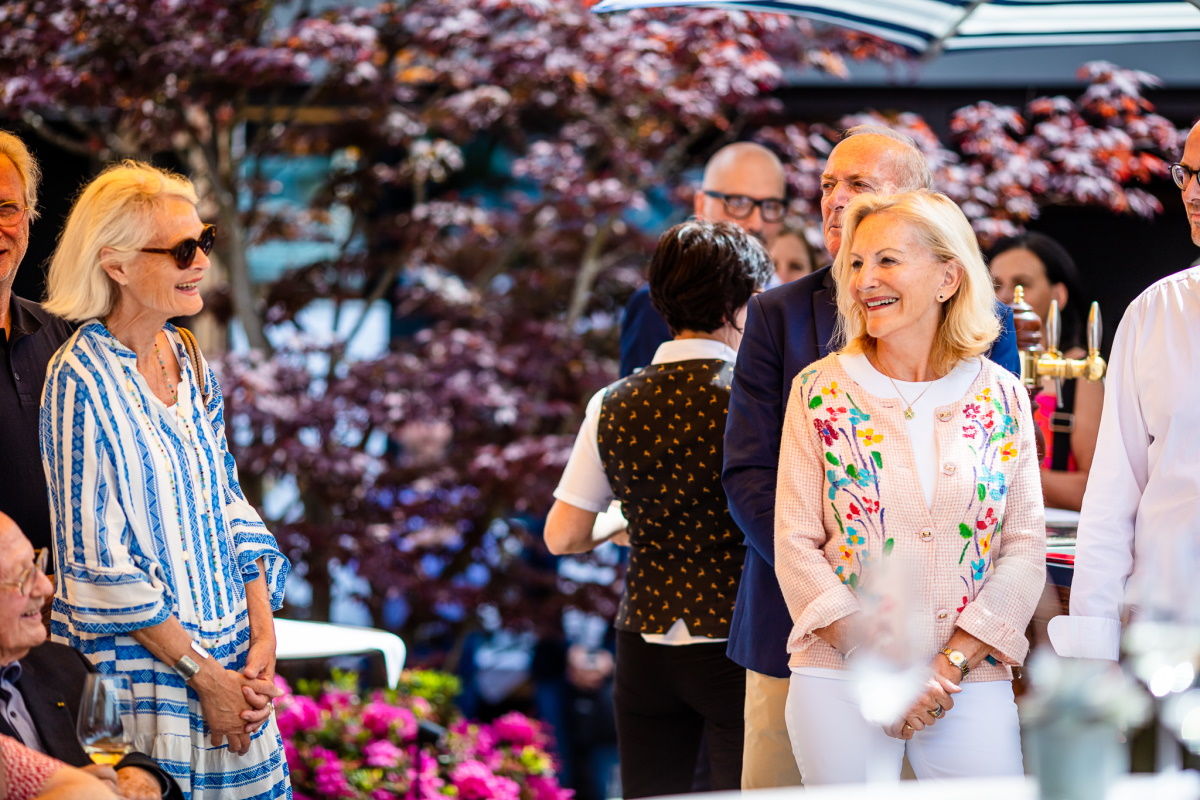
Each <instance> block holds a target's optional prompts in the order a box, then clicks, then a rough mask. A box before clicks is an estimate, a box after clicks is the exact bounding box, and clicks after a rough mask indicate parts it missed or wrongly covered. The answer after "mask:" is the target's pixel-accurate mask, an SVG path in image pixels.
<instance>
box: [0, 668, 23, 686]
mask: <svg viewBox="0 0 1200 800" xmlns="http://www.w3.org/2000/svg"><path fill="white" fill-rule="evenodd" d="M19 680H21V662H20V661H14V662H12V663H11V664H6V665H5V666H3V667H0V689H8V690H9V691H16V688H17V681H19Z"/></svg>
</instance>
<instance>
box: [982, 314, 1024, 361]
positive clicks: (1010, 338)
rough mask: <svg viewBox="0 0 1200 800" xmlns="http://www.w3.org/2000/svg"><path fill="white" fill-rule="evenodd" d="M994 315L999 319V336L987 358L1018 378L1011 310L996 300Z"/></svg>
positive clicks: (1014, 326)
mask: <svg viewBox="0 0 1200 800" xmlns="http://www.w3.org/2000/svg"><path fill="white" fill-rule="evenodd" d="M996 315H997V316H998V317H1000V335H999V336H997V337H996V341H995V343H994V344H993V345H992V349H991V352H989V353H988V358H990V359H991V360H992V361H994V362H996V363H997V364H999V365H1000V366H1002V367H1004V368H1005V369H1006V370H1008V371H1009V372H1011V373H1012V374H1013V375H1016V376H1017V377H1018V378H1019V377H1021V359H1020V357H1018V355H1017V329H1016V325H1015V323H1014V322H1013V312H1012V309H1011V308H1009V307H1008V306H1007V305H1005V304H1004V303H1001V302H1000V301H999V300H997V301H996Z"/></svg>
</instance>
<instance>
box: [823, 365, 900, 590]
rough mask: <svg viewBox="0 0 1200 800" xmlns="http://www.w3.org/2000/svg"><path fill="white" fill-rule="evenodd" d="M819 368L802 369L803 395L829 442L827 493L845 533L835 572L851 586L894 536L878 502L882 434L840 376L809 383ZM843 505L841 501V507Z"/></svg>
mask: <svg viewBox="0 0 1200 800" xmlns="http://www.w3.org/2000/svg"><path fill="white" fill-rule="evenodd" d="M816 372H817V370H809V371H808V372H804V373H802V374H801V375H800V384H801V386H803V387H805V389H804V399H805V402H806V404H807V405H808V408H809V409H811V410H813V411H814V412H815V416H814V417H813V427H814V428H815V429H816V431H817V434H818V435H819V436H820V437H821V442H822V443H823V444H824V445H825V461H826V470H825V478H826V482H827V483H828V486H829V489H828V493H827V496H828V499H829V505H830V508H831V509H832V510H833V516H834V519H835V520H836V521H837V525H838V530H839V532H840V533H841V535H842V537H843V541H842V543H840V544H839V546H838V560H837V564H836V566H835V567H834V573H835V574H837V576H838V578H840V579H841V581H842V583H845V584H847V585H848V586H850V587H851V588H852V589H856V588H859V584H860V582H861V575H862V572H863V569H864V568H865V567H866V565H867V564H868V563H869V562H870V559H871V557H872V554H873V553H875V552H880V553H882V554H883V555H885V556H886V555H887V554H888V553H890V552H891V551H892V548H893V546H894V545H895V540H894V539H892V538H891V537H890V536H888V534H887V526H886V524H885V521H884V516H885V509H884V508H883V506H882V504H881V502H880V486H879V473H880V471H881V470H882V469H883V454H882V453H881V452H880V451H879V450H878V449H876V448H877V446H878V445H880V444H882V443H883V439H884V436H883V434H882V433H877V432H876V430H875V428H873V427H866V423H869V422H870V421H871V415H870V414H868V413H867V412H865V411H863V409H862V408H861V407H860V406H859V405H858V404H857V403H855V402H854V398H853V397H851V396H850V394H849V393H848V392H847V391H846V390H845V389H844V388H842V387H839V386H838V384H837V381H830V382H829V383H828V384H826V385H825V386H818V385H817V383H813V384H812V385H811V386H810V385H809V380H810V379H811V378H812V376H813V375H814V374H815V373H816ZM839 506H840V507H839Z"/></svg>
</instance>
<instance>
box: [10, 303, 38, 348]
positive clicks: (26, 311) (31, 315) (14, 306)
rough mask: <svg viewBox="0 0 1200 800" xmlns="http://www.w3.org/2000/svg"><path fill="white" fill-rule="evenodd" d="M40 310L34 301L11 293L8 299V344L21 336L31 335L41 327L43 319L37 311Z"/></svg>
mask: <svg viewBox="0 0 1200 800" xmlns="http://www.w3.org/2000/svg"><path fill="white" fill-rule="evenodd" d="M34 309H37V311H35V310H34ZM40 311H41V309H40V308H39V307H38V306H37V304H36V303H30V302H29V301H28V300H22V299H21V298H20V297H17V296H16V295H15V294H14V295H12V297H11V298H10V299H9V301H8V319H9V334H8V341H9V343H10V344H11V343H12V342H15V341H16V340H17V339H20V338H21V337H22V336H32V335H33V334H35V333H37V332H38V331H40V330H41V329H42V324H43V322H44V321H43V319H42V317H41V316H40V315H39V313H38V312H40Z"/></svg>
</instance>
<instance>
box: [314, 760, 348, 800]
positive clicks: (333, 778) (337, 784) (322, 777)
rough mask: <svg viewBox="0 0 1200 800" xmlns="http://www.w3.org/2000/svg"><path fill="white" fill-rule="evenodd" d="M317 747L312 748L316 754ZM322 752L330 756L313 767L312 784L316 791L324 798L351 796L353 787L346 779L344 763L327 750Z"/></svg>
mask: <svg viewBox="0 0 1200 800" xmlns="http://www.w3.org/2000/svg"><path fill="white" fill-rule="evenodd" d="M318 749H321V748H314V750H313V754H314V755H316V752H317V750H318ZM324 752H326V753H329V755H330V756H332V758H331V759H329V760H328V761H322V762H320V763H319V764H317V765H316V767H315V768H314V769H313V786H314V788H315V789H316V790H317V793H318V794H319V795H320V796H321V797H324V798H340V797H353V796H354V789H353V788H352V787H351V786H350V783H349V782H348V781H347V780H346V772H345V765H344V764H342V762H341V760H340V759H339V758H338V757H337V756H336V755H335V754H333V753H331V752H330V751H328V750H325V751H324Z"/></svg>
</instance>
